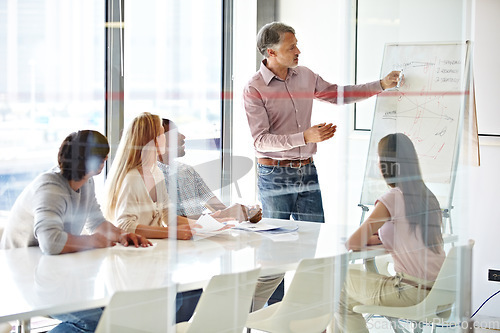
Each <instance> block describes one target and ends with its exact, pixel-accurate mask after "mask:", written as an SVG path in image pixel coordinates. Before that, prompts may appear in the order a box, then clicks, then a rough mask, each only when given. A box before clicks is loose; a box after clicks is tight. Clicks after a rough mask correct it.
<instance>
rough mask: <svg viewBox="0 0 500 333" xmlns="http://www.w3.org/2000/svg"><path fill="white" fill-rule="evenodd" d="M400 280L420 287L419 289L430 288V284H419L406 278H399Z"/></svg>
mask: <svg viewBox="0 0 500 333" xmlns="http://www.w3.org/2000/svg"><path fill="white" fill-rule="evenodd" d="M401 282H403V283H406V284H409V285H410V286H412V287H415V288H420V289H425V290H431V289H432V286H430V287H429V286H426V285H425V284H420V283H418V282H415V281H412V280H408V279H401Z"/></svg>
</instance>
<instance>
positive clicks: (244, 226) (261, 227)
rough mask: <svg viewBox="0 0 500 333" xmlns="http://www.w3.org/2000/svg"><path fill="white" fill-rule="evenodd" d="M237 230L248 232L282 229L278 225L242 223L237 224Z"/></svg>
mask: <svg viewBox="0 0 500 333" xmlns="http://www.w3.org/2000/svg"><path fill="white" fill-rule="evenodd" d="M234 228H235V229H241V230H247V231H266V230H273V229H278V228H280V227H279V226H277V225H271V224H265V223H252V222H241V223H239V224H237V225H236V226H235V227H234Z"/></svg>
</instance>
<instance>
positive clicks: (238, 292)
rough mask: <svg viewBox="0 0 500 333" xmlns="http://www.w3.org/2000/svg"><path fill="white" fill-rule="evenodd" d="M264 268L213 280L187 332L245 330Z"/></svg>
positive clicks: (197, 307)
mask: <svg viewBox="0 0 500 333" xmlns="http://www.w3.org/2000/svg"><path fill="white" fill-rule="evenodd" d="M259 273H260V268H257V269H253V270H250V271H246V272H241V273H233V274H223V275H216V276H214V277H212V279H211V280H210V282H209V283H208V286H207V287H206V288H205V289H204V290H203V293H202V294H201V297H200V300H199V302H198V305H197V306H196V309H195V312H194V314H193V317H192V320H191V324H190V326H189V328H188V329H187V332H217V333H226V332H235V333H241V332H242V331H243V328H244V326H245V323H246V320H247V317H248V313H249V312H250V306H251V304H252V298H253V295H254V292H255V286H256V284H257V279H258V277H259Z"/></svg>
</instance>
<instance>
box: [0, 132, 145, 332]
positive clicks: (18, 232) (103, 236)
mask: <svg viewBox="0 0 500 333" xmlns="http://www.w3.org/2000/svg"><path fill="white" fill-rule="evenodd" d="M108 153H109V144H108V141H107V139H106V138H105V137H104V136H103V135H102V134H101V133H99V132H96V131H90V130H85V131H79V132H75V133H71V134H70V135H68V137H66V139H65V140H64V141H63V143H62V144H61V147H60V148H59V155H58V162H59V167H58V168H54V169H52V170H50V171H48V172H45V173H43V174H41V175H39V176H38V177H37V178H36V179H35V180H34V181H33V182H32V183H31V184H29V185H28V186H27V187H26V188H25V189H24V191H23V192H22V193H21V195H20V196H19V197H18V198H17V200H16V202H15V203H14V206H13V207H12V210H11V212H10V215H9V218H8V220H7V224H6V226H5V230H4V233H3V235H2V240H1V243H0V248H2V249H9V248H19V247H28V246H39V247H40V249H41V250H42V252H43V253H44V254H61V253H68V252H76V251H83V250H88V249H94V248H104V247H108V246H113V245H115V244H116V243H121V244H123V245H124V246H128V245H129V244H134V245H135V246H136V247H137V246H149V245H151V243H150V242H149V241H148V240H147V239H146V238H145V237H142V236H140V235H136V234H134V233H127V232H124V231H123V230H121V229H119V228H117V227H115V226H114V225H113V224H112V223H110V222H108V221H106V219H105V218H104V216H103V215H102V212H101V209H100V207H99V204H98V203H97V200H96V197H95V190H94V181H93V179H92V176H95V175H98V174H99V173H101V171H102V169H103V167H104V162H105V161H106V159H107V157H108ZM84 227H87V229H88V230H89V232H90V233H91V234H90V235H81V233H82V230H83V228H84ZM101 314H102V308H97V309H91V310H85V311H79V312H73V313H66V314H61V315H56V316H53V317H54V318H56V319H59V320H61V321H62V323H61V324H59V325H58V326H56V327H55V328H54V329H53V330H52V331H51V332H94V330H95V328H96V327H97V323H98V321H99V318H100V316H101Z"/></svg>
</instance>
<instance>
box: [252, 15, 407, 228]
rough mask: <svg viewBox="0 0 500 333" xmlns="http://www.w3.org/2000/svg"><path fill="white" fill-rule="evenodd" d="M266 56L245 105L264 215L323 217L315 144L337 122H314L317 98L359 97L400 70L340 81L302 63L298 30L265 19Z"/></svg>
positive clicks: (262, 44)
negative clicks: (361, 80)
mask: <svg viewBox="0 0 500 333" xmlns="http://www.w3.org/2000/svg"><path fill="white" fill-rule="evenodd" d="M257 48H258V50H259V52H260V53H261V54H262V55H263V56H264V58H265V59H264V60H263V61H262V63H261V65H260V69H259V71H258V72H257V73H255V75H254V76H253V77H252V78H251V79H250V81H249V82H248V84H247V85H246V87H245V90H244V95H243V97H244V103H245V110H246V114H247V118H248V124H249V125H250V131H251V134H252V137H253V139H254V146H255V152H256V156H257V163H258V164H257V168H258V175H259V178H258V187H259V197H260V200H261V202H262V208H263V216H264V217H271V218H279V219H289V218H290V215H291V216H292V217H293V218H294V219H295V220H300V221H311V222H324V215H323V204H322V201H321V191H320V188H319V184H318V175H317V172H316V167H315V165H314V161H313V155H314V154H315V153H316V144H317V143H318V142H322V141H325V140H328V139H330V138H332V137H333V135H334V134H335V130H336V126H334V125H332V124H326V123H322V124H318V125H314V126H311V113H312V105H313V100H314V99H319V100H322V101H326V102H329V103H333V104H340V103H354V102H358V101H361V100H363V99H365V98H368V97H370V96H373V95H376V94H378V93H380V92H382V91H383V90H385V89H388V88H392V87H395V86H396V84H397V82H398V78H399V72H398V71H393V72H391V73H390V74H389V75H387V76H386V77H385V78H384V79H382V80H379V81H375V82H371V83H368V84H362V85H354V86H345V87H342V90H343V95H342V94H337V92H338V91H340V90H341V89H339V87H338V86H337V85H336V84H331V83H329V82H326V81H325V80H323V79H322V78H321V77H320V76H319V75H318V74H315V73H313V72H312V71H311V70H310V69H309V68H307V67H304V66H298V63H299V54H300V51H299V49H298V47H297V38H295V30H294V29H293V28H292V27H290V26H287V25H285V24H283V23H278V22H273V23H269V24H266V25H265V26H264V27H262V29H261V30H260V31H259V33H258V35H257Z"/></svg>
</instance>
